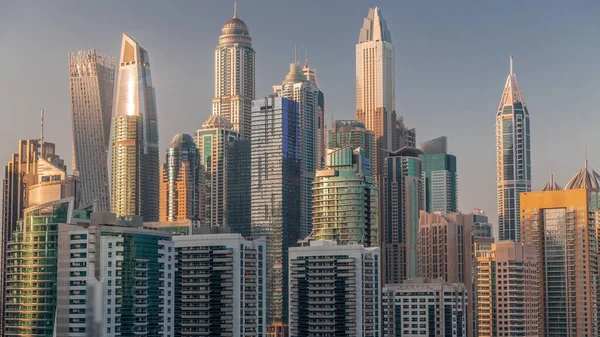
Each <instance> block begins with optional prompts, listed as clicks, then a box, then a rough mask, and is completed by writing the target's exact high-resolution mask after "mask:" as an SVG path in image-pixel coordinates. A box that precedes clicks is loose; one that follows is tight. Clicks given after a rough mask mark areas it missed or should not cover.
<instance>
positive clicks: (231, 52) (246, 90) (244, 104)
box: [213, 11, 255, 139]
mask: <svg viewBox="0 0 600 337" xmlns="http://www.w3.org/2000/svg"><path fill="white" fill-rule="evenodd" d="M254 54H255V52H254V49H252V38H250V33H249V32H248V26H246V23H244V21H242V20H240V19H239V18H238V17H237V11H234V13H233V18H232V19H231V20H229V21H227V22H226V23H225V25H224V26H223V29H222V30H221V36H219V45H218V46H217V48H216V49H215V96H214V97H213V114H216V115H221V116H223V117H225V118H227V119H228V120H229V121H231V123H232V124H233V129H234V130H236V131H238V132H239V134H240V137H241V138H242V139H250V127H251V125H250V123H251V122H250V115H251V113H252V100H253V99H254V94H255V89H254V83H255V76H254V58H255V56H254Z"/></svg>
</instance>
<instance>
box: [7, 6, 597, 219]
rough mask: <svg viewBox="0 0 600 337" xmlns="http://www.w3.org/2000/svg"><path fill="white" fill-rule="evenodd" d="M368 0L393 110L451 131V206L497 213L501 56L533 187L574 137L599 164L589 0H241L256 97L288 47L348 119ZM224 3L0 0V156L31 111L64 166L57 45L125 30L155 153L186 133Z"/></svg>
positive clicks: (577, 158)
mask: <svg viewBox="0 0 600 337" xmlns="http://www.w3.org/2000/svg"><path fill="white" fill-rule="evenodd" d="M375 5H378V6H380V7H381V8H382V13H383V17H384V18H385V19H386V21H387V25H388V28H389V30H390V32H391V34H392V41H393V43H394V45H395V48H396V84H397V85H396V87H397V109H398V111H397V113H398V115H401V116H404V118H405V122H406V124H408V125H409V126H411V127H415V128H416V129H417V142H419V143H420V142H422V141H425V140H428V139H431V138H434V137H438V136H442V135H446V136H448V139H449V150H450V152H451V153H453V154H455V155H456V156H457V157H458V167H459V189H460V192H459V193H460V205H459V206H460V209H461V210H462V211H466V212H468V211H470V210H471V209H472V208H473V207H478V208H482V209H484V210H485V211H486V212H487V213H488V215H490V220H491V222H492V223H494V225H495V224H496V223H497V220H496V218H495V217H496V188H495V184H496V182H495V170H496V169H495V144H494V138H495V127H494V122H495V114H496V110H497V108H498V103H499V101H500V96H501V94H502V89H503V86H504V83H505V81H506V76H507V74H508V60H509V55H510V54H511V53H513V54H514V55H515V66H514V68H515V73H516V74H517V78H518V80H519V83H520V85H521V88H522V90H523V93H524V95H525V99H526V102H527V105H528V107H529V111H530V114H531V123H532V129H531V139H532V161H533V187H534V189H539V188H541V187H542V186H543V184H545V182H546V181H547V179H548V176H549V172H550V162H551V161H553V162H554V164H553V167H554V174H555V180H557V181H558V182H559V183H560V184H561V185H563V186H564V184H565V183H566V182H567V180H568V179H569V178H570V177H571V176H573V175H574V174H575V172H576V171H577V170H578V169H579V168H581V167H582V166H583V160H584V148H585V146H586V144H587V145H588V147H589V151H588V152H589V154H588V156H589V160H590V165H591V166H592V167H594V166H595V165H600V158H599V156H598V150H597V147H596V146H595V145H596V144H597V143H598V141H599V139H600V136H599V135H598V130H599V129H600V128H599V126H600V119H599V118H598V117H599V116H600V111H599V110H600V109H599V108H598V107H600V104H599V103H600V102H599V100H600V95H599V94H598V92H599V90H600V65H599V64H600V39H599V37H600V20H598V18H599V17H600V3H599V2H597V1H551V0H545V1H542V0H538V1H533V0H528V1H516V0H514V1H513V0H504V1H464V0H455V1H446V0H439V1H416V0H415V1H408V0H407V1H397V0H381V1H379V2H372V1H360V0H302V1H294V2H292V1H288V0H278V1H276V0H240V1H239V2H238V16H239V17H240V18H241V19H242V20H244V21H245V22H246V24H247V25H248V27H249V29H250V34H251V36H252V43H253V46H254V48H255V50H256V63H257V66H256V79H257V83H256V86H257V88H256V93H257V97H262V96H264V95H266V94H269V93H270V92H271V91H272V89H271V86H272V85H274V84H279V83H280V82H281V81H282V80H283V78H284V77H285V75H286V73H287V71H288V64H289V63H290V62H292V61H293V57H294V53H293V50H294V44H297V45H298V50H299V54H300V55H301V57H302V58H303V56H304V51H305V50H307V51H308V55H309V61H310V64H311V66H312V67H314V68H316V69H317V72H318V77H319V82H320V85H321V88H322V90H323V91H324V92H325V95H326V114H327V120H328V123H329V121H330V119H331V117H333V118H334V119H353V118H354V111H355V100H354V97H355V79H354V76H355V57H354V50H355V49H354V48H355V44H356V42H357V40H358V33H359V30H360V27H361V26H362V20H363V17H365V16H366V14H367V11H368V8H369V7H370V6H375ZM232 13H233V1H229V0H196V1H191V0H190V1H173V0H171V1H106V0H103V1H93V2H92V1H58V0H55V1H41V0H40V1H9V0H0V111H1V113H2V116H3V117H4V118H3V122H2V123H0V161H1V162H5V161H8V160H9V158H10V153H11V152H15V151H16V150H17V148H16V144H17V141H18V140H19V139H23V138H33V137H38V136H39V110H40V109H42V108H43V109H45V111H46V129H45V136H46V139H47V140H48V141H52V142H55V143H57V152H58V153H59V154H60V155H61V156H62V157H63V158H65V159H66V160H67V161H68V162H69V168H70V167H71V165H70V159H71V131H70V128H71V121H70V107H69V89H68V63H67V52H69V51H76V50H81V49H92V48H95V49H97V50H98V51H101V52H106V53H109V54H111V55H114V56H118V53H119V48H120V46H121V34H122V33H123V32H126V33H128V34H129V35H131V36H132V37H133V38H134V39H136V40H137V41H138V42H139V43H140V44H141V45H142V46H143V47H144V48H145V49H146V50H147V51H148V53H149V55H150V64H151V69H152V77H153V84H154V86H155V87H156V93H157V94H156V95H157V104H158V114H159V130H160V145H161V158H163V155H162V154H164V150H165V148H166V147H167V146H168V144H169V142H170V140H171V138H172V137H173V136H174V135H175V134H176V133H179V132H187V133H193V132H194V131H195V130H196V129H198V128H200V127H201V125H202V122H204V121H205V120H206V118H207V117H208V115H209V113H210V111H211V97H212V95H213V59H214V48H215V46H216V45H217V41H218V37H219V34H220V32H221V27H222V26H223V24H224V23H225V21H227V20H228V19H230V18H231V16H232ZM599 170H600V167H599Z"/></svg>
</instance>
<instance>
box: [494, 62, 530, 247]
mask: <svg viewBox="0 0 600 337" xmlns="http://www.w3.org/2000/svg"><path fill="white" fill-rule="evenodd" d="M511 71H512V59H511ZM529 129H530V124H529V111H528V110H527V106H526V105H525V100H524V98H523V94H522V93H521V89H520V88H519V84H518V83H517V78H516V76H515V74H513V73H512V72H511V74H510V75H508V78H507V79H506V85H505V87H504V92H503V94H502V99H501V101H500V106H499V107H498V112H497V114H496V173H497V174H496V180H497V195H498V233H499V236H500V240H511V241H516V242H520V241H521V226H520V219H519V207H520V194H521V193H522V192H529V191H531V150H530V149H531V141H530V130H529Z"/></svg>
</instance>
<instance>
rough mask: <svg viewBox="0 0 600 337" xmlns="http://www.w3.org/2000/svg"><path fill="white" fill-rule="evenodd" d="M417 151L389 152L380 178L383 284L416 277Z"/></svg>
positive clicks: (419, 193)
mask: <svg viewBox="0 0 600 337" xmlns="http://www.w3.org/2000/svg"><path fill="white" fill-rule="evenodd" d="M421 154H423V152H422V151H421V150H418V149H415V148H412V147H404V148H402V149H400V150H398V151H395V152H391V153H389V155H388V157H387V158H386V159H385V166H384V174H383V175H382V181H381V183H380V184H381V185H380V186H381V192H380V193H381V198H382V202H381V205H382V209H383V212H382V213H381V217H382V221H381V223H382V229H381V231H382V242H381V248H382V262H381V264H382V268H383V284H391V283H401V281H403V280H405V279H408V278H413V277H416V276H417V272H418V270H417V269H418V264H417V234H418V229H419V211H421V210H423V208H424V205H423V195H422V194H423V182H422V180H421V160H419V155H421Z"/></svg>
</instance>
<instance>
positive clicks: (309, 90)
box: [273, 61, 320, 237]
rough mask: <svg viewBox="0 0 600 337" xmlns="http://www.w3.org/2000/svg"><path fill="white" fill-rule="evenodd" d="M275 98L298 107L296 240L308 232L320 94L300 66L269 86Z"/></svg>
mask: <svg viewBox="0 0 600 337" xmlns="http://www.w3.org/2000/svg"><path fill="white" fill-rule="evenodd" d="M273 91H275V93H276V94H277V96H279V97H285V98H288V99H290V100H293V101H296V102H298V103H299V104H300V111H299V116H300V124H299V127H300V133H299V134H300V139H299V146H298V149H299V151H300V170H301V171H300V208H301V214H300V236H301V237H306V236H308V235H309V234H310V232H311V230H312V182H313V180H314V179H315V171H316V170H317V167H318V166H317V165H318V148H317V147H318V136H317V131H318V129H317V110H318V98H319V92H320V90H319V89H318V88H316V87H314V86H312V84H311V82H310V81H309V80H308V78H307V77H306V76H305V75H304V73H303V72H302V68H301V66H300V63H298V62H297V61H294V63H291V64H290V71H289V73H288V74H287V76H286V77H285V79H284V80H283V83H282V84H281V85H275V86H273Z"/></svg>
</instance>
